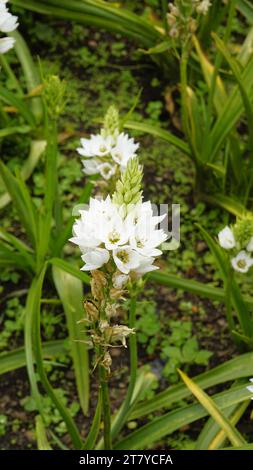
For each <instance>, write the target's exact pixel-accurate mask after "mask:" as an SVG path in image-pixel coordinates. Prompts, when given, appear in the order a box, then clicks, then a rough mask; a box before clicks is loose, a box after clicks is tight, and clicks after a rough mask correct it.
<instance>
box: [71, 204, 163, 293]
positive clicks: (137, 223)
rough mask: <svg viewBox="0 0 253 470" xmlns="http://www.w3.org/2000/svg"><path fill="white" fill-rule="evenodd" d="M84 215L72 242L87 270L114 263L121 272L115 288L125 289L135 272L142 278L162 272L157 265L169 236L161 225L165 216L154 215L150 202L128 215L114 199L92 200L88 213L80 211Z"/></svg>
mask: <svg viewBox="0 0 253 470" xmlns="http://www.w3.org/2000/svg"><path fill="white" fill-rule="evenodd" d="M80 215H81V218H80V219H77V220H76V222H75V224H74V227H73V234H74V237H73V238H71V239H70V240H71V241H72V242H73V243H75V244H77V245H79V247H80V249H81V251H82V253H83V254H82V260H83V261H84V262H85V265H84V266H83V268H82V269H83V270H85V271H92V270H96V269H99V268H101V267H102V266H103V265H105V264H107V263H109V262H112V263H113V266H114V267H115V270H117V275H116V276H115V277H114V280H113V282H114V287H115V288H121V287H122V286H123V285H124V284H125V283H126V282H127V281H128V279H129V275H130V274H131V273H134V274H135V275H137V276H141V275H142V274H144V273H147V272H149V271H153V270H155V269H158V268H157V266H154V265H153V263H154V260H155V257H156V256H159V255H161V254H162V252H161V251H160V250H159V249H158V248H157V247H158V246H159V245H161V243H162V242H164V241H165V240H166V239H167V235H166V234H165V232H164V231H163V230H162V229H158V228H157V225H158V224H159V223H160V222H161V221H162V220H163V218H164V217H165V216H157V217H156V216H154V215H153V211H152V206H151V203H150V202H139V203H138V204H133V205H132V206H130V207H128V211H127V214H126V212H125V210H123V207H122V206H119V205H117V204H114V203H113V202H112V200H111V198H110V196H108V197H107V198H106V199H105V200H99V199H92V198H91V199H90V205H89V208H88V210H80Z"/></svg>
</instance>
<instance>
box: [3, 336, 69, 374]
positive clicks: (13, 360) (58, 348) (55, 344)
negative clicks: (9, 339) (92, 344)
mask: <svg viewBox="0 0 253 470" xmlns="http://www.w3.org/2000/svg"><path fill="white" fill-rule="evenodd" d="M66 352H67V350H66V347H65V343H64V341H63V340H59V339H58V340H55V341H48V342H46V343H43V344H42V354H43V358H44V359H50V360H51V359H54V358H55V357H59V356H62V355H65V354H66ZM25 365H26V357H25V348H24V347H22V348H19V349H14V350H12V351H10V352H7V353H6V352H3V353H1V354H0V375H2V374H6V373H7V372H11V371H12V370H16V369H20V368H21V367H24V366H25Z"/></svg>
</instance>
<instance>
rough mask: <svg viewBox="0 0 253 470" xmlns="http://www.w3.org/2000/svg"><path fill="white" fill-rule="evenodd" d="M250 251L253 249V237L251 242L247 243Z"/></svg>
mask: <svg viewBox="0 0 253 470" xmlns="http://www.w3.org/2000/svg"><path fill="white" fill-rule="evenodd" d="M247 250H248V251H253V237H251V239H250V242H249V243H248V245H247Z"/></svg>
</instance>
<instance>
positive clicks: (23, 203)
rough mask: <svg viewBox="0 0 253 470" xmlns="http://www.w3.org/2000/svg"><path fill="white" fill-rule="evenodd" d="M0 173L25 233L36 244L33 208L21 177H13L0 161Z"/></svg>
mask: <svg viewBox="0 0 253 470" xmlns="http://www.w3.org/2000/svg"><path fill="white" fill-rule="evenodd" d="M0 174H1V176H2V179H3V181H4V184H5V186H6V189H7V191H8V193H9V195H10V197H11V199H12V201H13V203H14V205H15V209H16V211H17V213H18V216H19V219H20V221H21V223H22V224H23V226H24V228H25V230H26V233H27V235H28V236H29V237H30V239H31V241H32V243H33V245H34V246H35V244H36V238H37V229H36V221H35V220H36V216H35V208H34V205H33V202H32V199H31V197H30V195H29V192H28V189H27V188H26V187H25V184H24V183H23V181H22V180H21V178H15V177H14V176H13V175H12V173H11V172H10V170H9V169H8V167H7V166H6V165H5V164H4V163H3V162H2V161H0Z"/></svg>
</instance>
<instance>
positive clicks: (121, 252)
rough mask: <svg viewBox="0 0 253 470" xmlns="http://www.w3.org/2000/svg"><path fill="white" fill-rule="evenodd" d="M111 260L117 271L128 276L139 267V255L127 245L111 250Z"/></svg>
mask: <svg viewBox="0 0 253 470" xmlns="http://www.w3.org/2000/svg"><path fill="white" fill-rule="evenodd" d="M113 259H114V261H115V264H116V266H117V268H118V270H119V271H121V272H122V273H124V274H129V273H130V271H134V270H135V269H136V268H138V267H139V265H140V255H139V254H138V253H137V252H136V251H134V250H132V248H131V247H130V246H127V245H125V246H123V247H120V248H116V249H115V250H113Z"/></svg>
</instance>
